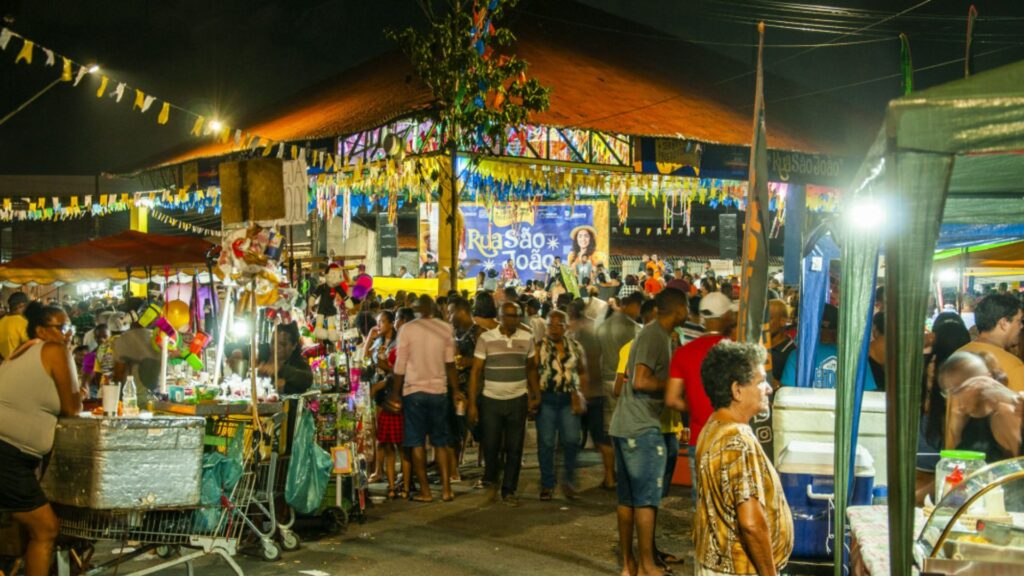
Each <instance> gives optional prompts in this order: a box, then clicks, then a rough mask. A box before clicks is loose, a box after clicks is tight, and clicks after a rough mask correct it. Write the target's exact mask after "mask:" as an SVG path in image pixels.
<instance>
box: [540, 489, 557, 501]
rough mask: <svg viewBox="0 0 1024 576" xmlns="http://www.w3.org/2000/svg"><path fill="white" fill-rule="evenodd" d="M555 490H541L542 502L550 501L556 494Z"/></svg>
mask: <svg viewBox="0 0 1024 576" xmlns="http://www.w3.org/2000/svg"><path fill="white" fill-rule="evenodd" d="M553 492H554V490H552V489H551V488H544V489H543V490H541V491H540V500H541V502H548V501H550V500H551V498H552V496H553V495H554V494H553Z"/></svg>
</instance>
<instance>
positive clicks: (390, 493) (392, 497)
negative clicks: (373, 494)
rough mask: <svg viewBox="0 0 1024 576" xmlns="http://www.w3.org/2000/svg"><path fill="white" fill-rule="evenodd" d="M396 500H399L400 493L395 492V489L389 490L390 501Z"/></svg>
mask: <svg viewBox="0 0 1024 576" xmlns="http://www.w3.org/2000/svg"><path fill="white" fill-rule="evenodd" d="M395 498H398V493H397V492H395V489H394V488H392V489H390V490H388V500H394V499H395Z"/></svg>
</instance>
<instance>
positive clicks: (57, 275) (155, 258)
mask: <svg viewBox="0 0 1024 576" xmlns="http://www.w3.org/2000/svg"><path fill="white" fill-rule="evenodd" d="M213 246H214V245H213V244H211V243H209V242H207V241H206V240H203V239H201V238H192V237H188V236H161V235H157V234H145V233H143V232H135V231H132V230H128V231H125V232H121V233H120V234H115V235H114V236H107V237H105V238H97V239H95V240H90V241H88V242H83V243H81V244H75V245H73V246H62V247H60V248H54V249H52V250H46V251H44V252H37V253H35V254H31V255H29V256H25V257H23V258H16V259H14V260H11V261H10V262H8V263H7V264H4V265H3V266H0V280H2V281H4V282H8V283H13V284H27V283H30V282H35V283H36V284H52V283H54V282H63V283H71V282H91V281H98V280H123V279H125V277H126V275H127V269H128V268H131V269H132V275H133V276H135V277H137V278H145V277H146V273H145V270H144V268H147V267H152V269H153V273H154V274H156V275H162V274H163V273H164V271H165V269H166V270H167V271H168V272H169V273H174V272H176V271H177V270H178V269H179V268H185V269H187V271H190V270H192V269H194V268H196V267H198V266H202V265H204V264H205V262H206V254H207V253H208V252H209V251H210V249H211V248H213Z"/></svg>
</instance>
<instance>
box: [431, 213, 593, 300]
mask: <svg viewBox="0 0 1024 576" xmlns="http://www.w3.org/2000/svg"><path fill="white" fill-rule="evenodd" d="M608 206H609V205H608V203H607V202H576V203H574V204H572V203H512V204H504V205H497V206H491V207H488V206H485V205H483V204H475V203H466V204H462V205H461V206H460V207H459V208H460V210H461V212H462V217H463V220H464V221H465V233H464V236H463V238H462V246H461V248H460V250H459V253H460V260H461V264H462V266H463V267H464V268H465V271H466V277H467V278H471V277H473V276H475V275H476V274H478V273H479V272H481V271H483V272H486V271H487V270H492V269H493V270H497V271H498V272H500V271H501V269H502V268H503V267H504V265H505V262H507V261H508V260H509V259H511V260H512V261H513V263H514V265H515V267H516V272H518V274H519V278H520V280H522V281H524V282H525V281H527V280H544V278H545V276H546V275H547V271H548V268H549V267H550V266H551V264H552V262H554V259H555V257H558V258H561V259H562V263H563V264H565V265H569V264H570V262H571V261H570V256H575V255H577V254H578V255H579V256H580V257H579V258H577V260H578V261H579V262H584V261H586V262H590V263H591V264H592V265H595V266H596V264H597V263H599V262H600V263H605V264H607V261H608ZM431 208H433V209H431ZM437 214H438V211H437V207H436V206H433V207H430V206H427V205H425V204H421V205H420V218H421V224H420V232H421V234H420V246H421V253H423V252H431V253H434V254H436V253H437V252H436V251H437V233H436V231H437Z"/></svg>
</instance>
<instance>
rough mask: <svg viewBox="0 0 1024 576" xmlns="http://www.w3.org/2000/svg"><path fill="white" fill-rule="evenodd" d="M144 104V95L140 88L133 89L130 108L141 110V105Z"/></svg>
mask: <svg viewBox="0 0 1024 576" xmlns="http://www.w3.org/2000/svg"><path fill="white" fill-rule="evenodd" d="M145 105H146V95H145V94H144V93H143V92H142V90H135V103H134V104H132V110H134V109H136V108H138V109H139V110H142V107H143V106H145Z"/></svg>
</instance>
